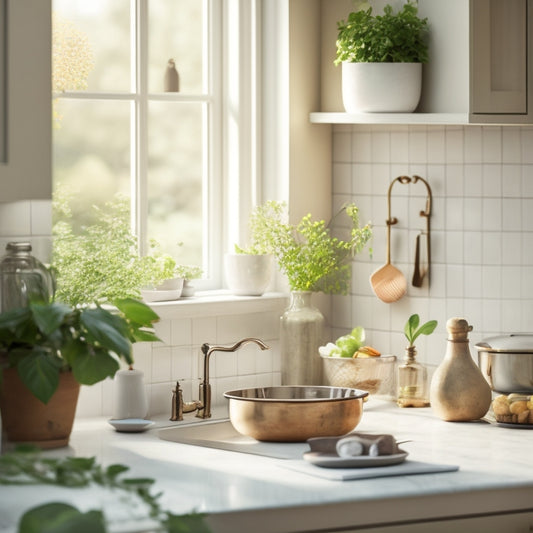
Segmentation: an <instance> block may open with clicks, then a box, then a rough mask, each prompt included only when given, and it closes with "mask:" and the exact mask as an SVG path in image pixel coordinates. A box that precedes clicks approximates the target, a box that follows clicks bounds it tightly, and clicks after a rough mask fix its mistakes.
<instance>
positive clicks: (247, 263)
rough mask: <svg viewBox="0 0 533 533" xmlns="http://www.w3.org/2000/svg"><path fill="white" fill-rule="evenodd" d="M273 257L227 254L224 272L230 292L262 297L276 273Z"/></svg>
mask: <svg viewBox="0 0 533 533" xmlns="http://www.w3.org/2000/svg"><path fill="white" fill-rule="evenodd" d="M273 259H274V258H273V257H272V256H271V255H249V254H226V255H225V256H224V270H225V273H226V283H227V284H228V288H229V290H230V291H231V292H232V293H233V294H236V295H238V296H261V295H262V294H263V293H264V292H265V290H266V288H267V287H268V284H269V283H270V280H271V279H272V273H273V271H274V261H273Z"/></svg>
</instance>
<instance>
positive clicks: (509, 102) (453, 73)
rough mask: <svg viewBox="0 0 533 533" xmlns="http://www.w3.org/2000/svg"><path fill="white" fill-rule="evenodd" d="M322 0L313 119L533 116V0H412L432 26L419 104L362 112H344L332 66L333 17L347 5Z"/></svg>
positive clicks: (453, 120)
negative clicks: (318, 101)
mask: <svg viewBox="0 0 533 533" xmlns="http://www.w3.org/2000/svg"><path fill="white" fill-rule="evenodd" d="M322 2H323V4H322V9H323V15H324V16H323V26H322V39H323V42H322V110H321V111H322V112H319V113H311V121H312V122H324V123H325V122H329V123H383V124H469V123H470V124H476V123H481V124H482V123H490V124H520V123H522V124H528V123H533V111H531V110H530V109H529V108H530V107H531V106H532V105H533V104H532V102H533V23H532V22H531V19H532V18H533V0H418V8H419V15H420V16H421V17H427V18H428V22H429V28H430V33H429V56H430V57H429V63H428V64H426V65H424V67H423V83H422V97H421V100H420V104H419V106H418V108H417V110H416V112H415V113H408V114H399V113H395V114H378V113H373V114H361V115H348V114H346V113H344V108H343V106H342V99H341V80H340V68H338V69H337V70H334V69H335V67H332V66H331V64H332V62H333V59H334V58H335V38H336V22H337V21H338V20H341V19H343V18H346V17H347V15H348V13H349V12H350V10H351V8H352V5H348V4H347V3H346V2H345V1H344V0H322ZM385 3H391V4H393V7H395V8H397V5H398V2H393V1H392V0H389V1H386V2H385ZM400 3H401V2H400ZM528 103H529V108H528Z"/></svg>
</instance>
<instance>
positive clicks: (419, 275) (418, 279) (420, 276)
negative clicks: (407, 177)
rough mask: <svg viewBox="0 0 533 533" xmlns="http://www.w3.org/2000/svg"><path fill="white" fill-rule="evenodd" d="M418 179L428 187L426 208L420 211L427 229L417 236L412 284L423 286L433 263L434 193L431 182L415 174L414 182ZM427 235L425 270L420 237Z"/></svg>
mask: <svg viewBox="0 0 533 533" xmlns="http://www.w3.org/2000/svg"><path fill="white" fill-rule="evenodd" d="M418 181H421V182H422V183H423V184H424V185H425V186H426V189H427V197H426V209H425V210H424V211H420V216H421V217H423V218H425V219H426V231H425V232H423V231H422V232H421V233H419V234H418V235H417V236H416V245H415V268H414V272H413V280H412V284H413V286H414V287H422V283H423V281H424V276H425V275H426V274H427V276H428V279H429V266H430V265H431V238H430V237H431V226H430V218H431V207H432V203H433V195H432V194H431V187H430V186H429V183H428V182H427V181H426V180H425V179H424V178H421V177H420V176H416V175H415V176H413V183H416V182H418ZM424 233H425V235H426V257H427V265H426V268H425V269H424V270H421V268H420V237H421V236H422V235H424Z"/></svg>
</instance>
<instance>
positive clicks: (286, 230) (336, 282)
mask: <svg viewBox="0 0 533 533" xmlns="http://www.w3.org/2000/svg"><path fill="white" fill-rule="evenodd" d="M341 214H345V215H346V217H347V221H348V222H349V236H348V237H347V238H346V240H342V239H340V238H338V237H336V236H335V235H333V233H332V228H331V227H330V224H331V223H330V224H326V222H325V221H324V220H319V221H313V220H312V218H311V215H310V214H308V215H306V216H304V217H303V218H302V219H301V220H300V221H299V222H298V223H296V224H291V223H290V222H288V220H287V212H286V204H284V203H283V202H281V203H280V202H274V201H271V202H267V203H266V204H265V205H264V206H261V207H260V208H259V211H258V216H259V218H260V220H261V224H260V225H258V226H257V227H256V229H255V231H254V232H252V236H253V239H254V240H255V241H256V242H262V243H264V244H265V246H267V247H268V249H269V250H270V251H271V253H272V255H273V256H274V257H275V259H276V262H277V264H278V266H279V268H280V270H281V271H282V272H283V273H284V274H285V275H286V276H287V280H288V284H289V288H290V290H291V301H290V304H289V307H288V308H287V310H286V311H285V313H284V314H283V316H282V317H281V333H280V337H281V357H282V360H281V363H282V364H281V380H282V384H284V385H321V384H322V361H321V359H320V357H319V355H318V348H319V346H321V345H322V344H324V341H325V339H324V336H323V334H324V317H323V315H322V313H321V312H320V311H319V310H318V309H316V308H315V307H313V306H312V305H311V296H312V294H313V293H314V292H323V293H325V294H346V293H347V292H348V288H349V284H350V279H351V268H352V259H353V257H354V256H355V255H356V254H357V253H359V252H361V251H362V250H363V248H364V247H365V246H366V244H367V243H368V241H369V240H370V238H371V236H372V229H371V227H370V224H366V225H365V226H363V227H361V226H360V224H359V210H358V208H357V206H356V205H355V204H353V203H351V204H348V205H346V206H344V207H343V208H342V209H341V210H340V211H339V213H337V215H336V216H335V217H334V218H336V217H337V216H340V215H341Z"/></svg>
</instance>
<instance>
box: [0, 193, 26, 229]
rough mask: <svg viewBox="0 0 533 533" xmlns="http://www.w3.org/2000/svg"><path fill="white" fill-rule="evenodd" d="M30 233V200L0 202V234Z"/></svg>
mask: <svg viewBox="0 0 533 533" xmlns="http://www.w3.org/2000/svg"><path fill="white" fill-rule="evenodd" d="M31 234H32V232H31V202H30V201H29V200H27V201H21V202H8V203H0V236H2V237H26V236H30V235H31Z"/></svg>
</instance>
